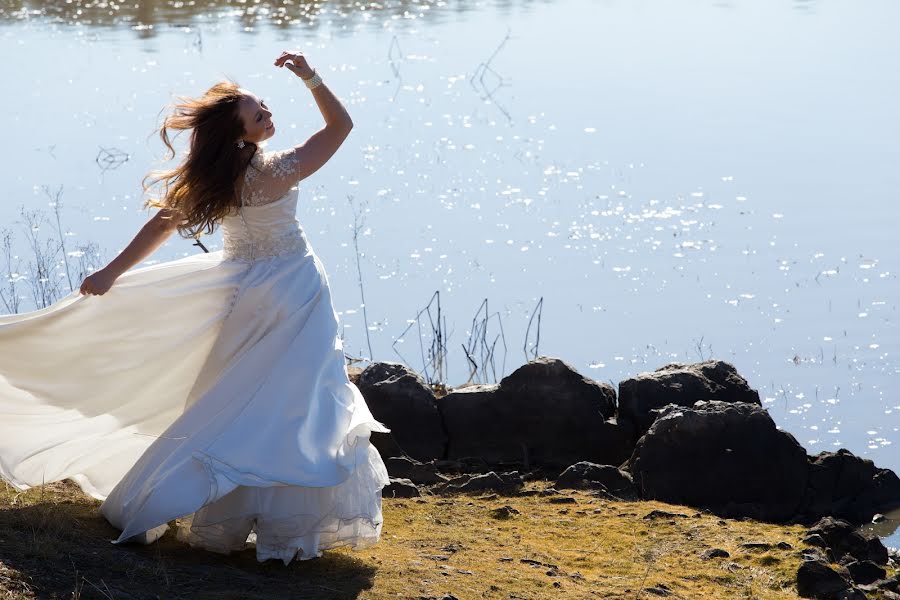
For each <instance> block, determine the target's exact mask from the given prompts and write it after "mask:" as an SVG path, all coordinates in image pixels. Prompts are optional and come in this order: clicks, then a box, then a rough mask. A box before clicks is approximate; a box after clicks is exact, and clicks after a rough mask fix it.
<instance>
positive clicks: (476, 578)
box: [0, 481, 804, 600]
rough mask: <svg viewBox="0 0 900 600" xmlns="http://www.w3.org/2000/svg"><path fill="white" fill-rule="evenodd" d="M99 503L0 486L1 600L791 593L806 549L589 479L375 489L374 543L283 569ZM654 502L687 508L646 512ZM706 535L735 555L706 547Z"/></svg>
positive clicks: (771, 528)
mask: <svg viewBox="0 0 900 600" xmlns="http://www.w3.org/2000/svg"><path fill="white" fill-rule="evenodd" d="M549 485H550V483H549V482H541V481H532V482H528V484H527V485H526V489H531V490H542V489H544V488H546V487H549ZM560 498H568V500H560ZM98 506H99V502H97V501H95V500H93V499H91V498H89V497H87V496H85V495H84V494H83V493H81V491H80V490H79V489H78V487H77V486H75V485H74V484H72V483H69V482H63V483H54V484H49V485H46V486H43V487H42V488H35V489H32V490H29V491H28V492H27V493H24V494H17V493H16V492H15V490H13V489H12V488H9V487H8V486H0V598H8V599H16V600H18V599H24V598H67V599H77V598H115V599H124V598H157V597H158V598H192V599H194V598H210V599H212V598H216V599H222V598H235V599H237V598H250V599H257V598H259V599H262V598H266V599H269V598H328V599H332V598H404V599H405V598H412V599H420V598H429V597H433V598H441V597H443V596H444V595H446V594H452V595H453V596H455V597H456V598H459V599H460V600H465V599H469V598H497V599H499V598H503V599H509V598H519V599H525V598H529V599H539V598H566V599H568V598H605V599H606V598H610V599H612V598H629V599H635V598H654V597H661V596H660V595H658V593H657V594H655V593H654V592H655V591H656V590H649V589H648V588H656V589H657V590H667V591H668V592H669V593H670V595H669V596H668V597H670V598H691V599H696V598H714V599H730V598H748V599H749V598H759V599H766V598H772V599H776V598H777V599H785V598H796V597H797V594H796V588H795V585H794V582H795V577H796V573H797V567H798V566H799V564H800V556H799V550H800V549H801V548H803V547H804V545H803V544H802V542H801V541H800V538H801V537H802V535H803V532H804V528H803V527H801V526H779V525H772V524H767V523H759V522H755V521H742V520H722V519H719V518H718V517H715V516H713V515H710V514H707V513H698V512H697V511H696V510H694V509H691V508H687V507H682V506H673V505H667V504H664V503H661V502H613V501H609V500H605V499H602V498H599V497H596V496H593V495H592V494H591V493H590V492H582V491H575V492H569V491H563V492H562V493H561V494H560V495H551V496H543V495H532V496H515V497H504V496H496V495H494V494H487V495H472V496H466V495H458V496H452V497H451V496H424V497H421V498H385V499H384V501H383V508H384V517H385V522H384V529H383V532H382V538H381V541H380V542H379V543H378V544H377V545H376V546H374V547H372V548H367V549H362V550H359V551H351V550H350V549H349V548H340V549H335V550H331V551H327V552H326V553H325V555H324V556H323V557H322V558H318V559H314V560H311V561H302V562H296V561H295V562H294V563H292V564H291V565H290V566H288V567H285V566H283V564H282V563H281V562H277V561H267V562H266V563H262V564H260V563H258V562H257V561H256V557H255V554H254V551H253V550H252V549H247V550H244V551H243V552H241V553H235V554H233V555H231V556H222V555H218V554H212V553H209V552H204V551H200V550H195V549H192V548H190V547H189V546H186V545H184V544H181V543H180V542H178V541H177V540H176V539H175V537H174V535H173V533H172V532H171V531H170V532H167V533H166V535H165V537H163V538H162V539H161V540H160V542H158V543H157V544H154V545H151V546H139V545H126V546H115V545H113V544H111V543H110V540H111V539H114V538H115V537H116V535H117V532H116V530H115V529H113V528H112V527H111V526H109V525H108V524H107V523H106V521H105V520H104V519H103V517H101V516H100V515H99V513H98V511H97V507H98ZM653 510H661V511H667V512H670V513H678V514H681V515H685V516H661V517H655V518H646V515H648V513H650V512H651V511H653ZM747 542H767V543H769V544H770V545H771V547H769V548H768V549H765V548H763V549H759V548H751V547H745V546H742V544H744V543H747ZM779 542H786V543H787V544H789V545H790V548H788V547H787V545H785V544H782V547H779V546H778V545H777V544H778V543H779ZM708 548H721V549H724V550H726V551H727V552H728V553H729V554H730V556H729V557H728V558H713V559H709V560H704V559H702V558H701V556H700V555H701V553H702V552H703V551H704V550H705V549H708Z"/></svg>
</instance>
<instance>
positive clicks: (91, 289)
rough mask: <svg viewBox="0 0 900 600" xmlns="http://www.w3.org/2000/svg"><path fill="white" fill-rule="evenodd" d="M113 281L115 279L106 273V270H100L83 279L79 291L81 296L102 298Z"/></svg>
mask: <svg viewBox="0 0 900 600" xmlns="http://www.w3.org/2000/svg"><path fill="white" fill-rule="evenodd" d="M115 281H116V277H115V276H114V275H113V274H111V273H108V272H107V271H106V269H100V270H99V271H97V272H95V273H92V274H90V275H88V276H87V277H85V278H84V281H83V282H82V283H81V289H80V290H79V291H80V292H81V293H82V294H93V295H95V296H102V295H103V294H105V293H106V292H108V291H109V288H111V287H112V284H113V283H115Z"/></svg>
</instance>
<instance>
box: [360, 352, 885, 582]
mask: <svg viewBox="0 0 900 600" xmlns="http://www.w3.org/2000/svg"><path fill="white" fill-rule="evenodd" d="M356 383H357V385H358V387H359V389H360V391H361V392H362V393H363V395H364V396H365V398H366V401H367V403H368V405H369V408H370V409H371V410H372V414H373V415H374V416H375V418H376V419H378V420H380V421H382V422H383V423H385V424H386V425H387V426H388V427H390V428H391V433H390V434H377V433H376V434H373V436H372V442H373V444H374V445H375V447H376V448H377V449H378V450H379V452H381V455H382V457H384V458H385V462H386V464H387V467H388V472H389V473H390V475H391V477H393V478H394V479H395V480H396V483H392V486H391V489H390V490H388V493H390V494H396V495H401V494H408V493H411V492H410V491H409V490H408V489H406V488H405V487H404V486H406V485H411V486H430V488H431V489H432V492H441V493H454V492H465V491H489V490H492V491H496V492H498V493H510V492H516V491H517V490H518V489H519V488H520V487H521V481H525V480H527V479H530V478H534V477H539V476H543V477H546V478H549V479H554V478H555V479H556V483H555V487H556V488H557V489H567V488H568V489H594V490H596V491H597V493H598V494H603V495H608V496H609V497H611V498H622V499H636V498H644V499H657V500H662V501H666V502H671V503H676V504H684V505H689V506H694V507H697V508H701V509H706V510H709V511H711V512H713V513H716V514H718V515H720V516H724V517H750V518H754V519H761V520H766V521H773V522H794V523H805V524H811V523H813V522H815V521H817V520H818V519H821V518H822V517H837V518H841V519H846V520H847V521H849V522H850V523H853V524H861V523H864V522H868V521H870V520H871V519H872V517H873V515H875V514H876V513H881V512H886V511H887V510H890V509H892V508H895V507H898V506H900V479H898V477H897V475H896V474H895V473H894V472H892V471H890V470H888V469H880V468H877V467H876V466H875V465H874V464H873V463H872V461H870V460H866V459H863V458H860V457H857V456H854V455H853V454H852V453H850V452H849V451H847V450H844V449H841V450H838V451H837V452H822V453H820V454H818V455H815V456H808V455H807V453H806V451H805V449H804V448H803V447H802V446H801V445H800V444H799V443H798V442H797V440H796V439H795V438H794V436H792V435H791V434H790V433H787V432H785V431H783V430H781V429H779V428H778V427H777V426H776V425H775V423H774V421H773V420H772V418H771V417H770V416H769V414H768V412H767V411H766V410H765V408H763V407H762V405H761V403H760V400H759V395H758V394H757V392H756V391H755V390H753V389H751V388H750V386H749V385H748V383H747V381H746V380H745V379H744V378H743V377H741V376H740V375H739V374H738V372H737V370H736V369H735V368H734V367H733V366H732V365H730V364H728V363H725V362H722V361H705V362H701V363H696V364H689V365H686V364H670V365H666V366H664V367H662V368H660V369H657V370H656V371H653V372H649V373H640V374H638V375H636V376H635V377H633V378H630V379H627V380H625V381H622V382H621V383H619V386H618V397H617V395H616V391H615V390H614V389H613V388H612V387H611V386H609V385H607V384H605V383H598V382H596V381H592V380H591V379H589V378H587V377H584V376H583V375H581V374H579V373H578V372H577V371H575V370H574V369H573V368H572V367H570V366H569V365H567V364H566V363H565V362H564V361H562V360H560V359H557V358H549V357H541V358H538V359H537V360H534V361H531V362H529V363H527V364H525V365H523V366H521V367H520V368H518V369H517V370H516V371H514V372H513V373H512V374H510V375H509V376H507V377H505V378H503V379H502V380H501V381H500V383H499V384H494V385H470V386H464V387H461V388H459V389H455V390H452V391H450V392H449V393H447V394H446V395H444V396H442V397H436V396H435V395H434V393H433V392H432V390H431V389H430V388H429V387H428V386H427V385H426V384H425V382H424V381H423V380H422V379H421V377H419V376H418V375H417V374H416V373H415V372H413V371H411V370H410V369H408V368H407V367H405V366H403V365H399V364H395V363H375V364H373V365H371V366H369V367H368V368H366V369H365V370H364V371H362V372H361V373H360V374H359V376H358V379H357V380H356ZM407 482H408V483H407ZM854 568H859V569H864V568H868V567H854Z"/></svg>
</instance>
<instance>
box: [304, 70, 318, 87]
mask: <svg viewBox="0 0 900 600" xmlns="http://www.w3.org/2000/svg"><path fill="white" fill-rule="evenodd" d="M301 79H302V77H301ZM303 83H305V84H306V87H308V88H309V89H311V90H312V89H315V88H317V87H319V86H320V85H322V77H321V76H320V75H319V73H318V72H317V71H316V70H313V76H312V77H310V78H309V79H303Z"/></svg>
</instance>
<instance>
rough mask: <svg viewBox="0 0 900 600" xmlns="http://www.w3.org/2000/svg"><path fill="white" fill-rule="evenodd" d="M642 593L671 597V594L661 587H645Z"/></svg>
mask: <svg viewBox="0 0 900 600" xmlns="http://www.w3.org/2000/svg"><path fill="white" fill-rule="evenodd" d="M644 591H645V592H647V593H648V594H653V595H654V596H671V595H672V592H670V591H669V590H667V589H665V588H661V587H647V588H644Z"/></svg>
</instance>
